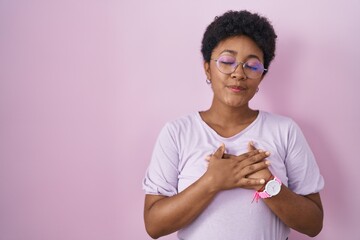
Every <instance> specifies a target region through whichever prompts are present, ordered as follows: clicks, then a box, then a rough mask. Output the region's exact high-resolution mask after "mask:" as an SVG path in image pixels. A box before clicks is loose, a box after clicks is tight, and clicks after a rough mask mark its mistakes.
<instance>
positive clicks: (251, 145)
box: [248, 141, 256, 151]
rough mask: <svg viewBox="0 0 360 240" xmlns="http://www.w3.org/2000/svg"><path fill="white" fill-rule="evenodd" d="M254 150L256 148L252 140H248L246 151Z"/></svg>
mask: <svg viewBox="0 0 360 240" xmlns="http://www.w3.org/2000/svg"><path fill="white" fill-rule="evenodd" d="M254 150H256V147H255V146H254V142H253V141H250V142H249V143H248V151H254Z"/></svg>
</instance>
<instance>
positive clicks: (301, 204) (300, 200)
mask: <svg viewBox="0 0 360 240" xmlns="http://www.w3.org/2000/svg"><path fill="white" fill-rule="evenodd" d="M263 200H264V202H265V203H266V204H267V205H268V207H269V208H270V209H271V210H272V211H273V212H274V213H275V214H276V215H277V216H278V217H279V218H280V219H281V220H282V221H283V222H284V223H285V224H286V225H287V226H288V227H290V228H292V229H295V230H296V231H299V232H301V233H303V234H306V235H308V236H311V237H314V236H316V235H317V234H319V233H320V231H321V229H322V224H323V210H322V206H321V200H320V195H319V194H311V195H308V196H301V195H298V194H296V193H294V192H292V191H291V190H290V189H288V188H287V187H286V186H284V185H282V189H281V191H280V193H279V194H278V195H276V196H274V197H271V198H267V199H263Z"/></svg>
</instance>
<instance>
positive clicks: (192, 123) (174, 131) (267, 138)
mask: <svg viewBox="0 0 360 240" xmlns="http://www.w3.org/2000/svg"><path fill="white" fill-rule="evenodd" d="M250 141H253V142H254V143H255V147H256V148H258V149H263V150H266V151H269V152H270V153H271V155H270V156H269V157H268V158H267V160H269V161H270V162H271V165H270V167H269V169H270V171H271V172H272V173H273V175H275V176H277V177H278V178H280V179H281V181H282V183H283V184H284V185H286V186H287V187H289V188H290V189H291V190H292V191H294V192H295V193H297V194H301V195H308V194H311V193H317V192H319V191H320V190H321V189H322V188H323V187H324V179H323V177H322V176H321V175H320V172H319V168H318V166H317V164H316V161H315V158H314V155H313V153H312V152H311V149H310V148H309V145H308V143H307V142H306V140H305V138H304V136H303V134H302V132H301V130H300V128H299V127H298V125H297V124H296V123H295V122H294V121H292V120H291V119H289V118H287V117H283V116H279V115H275V114H271V113H267V112H264V111H259V114H258V117H257V118H256V119H255V121H254V122H252V123H251V124H250V125H249V126H248V127H247V128H245V129H244V130H243V131H241V132H240V133H238V134H236V135H235V136H232V137H230V138H224V137H221V136H220V135H218V134H217V133H216V132H215V131H214V130H213V129H212V128H211V127H210V126H208V125H207V124H206V123H205V122H204V121H203V120H202V118H201V116H200V114H199V113H198V112H196V113H193V114H190V115H188V116H185V117H182V118H179V119H177V120H175V121H172V122H169V123H167V124H166V125H165V126H164V128H163V129H162V131H161V132H160V135H159V137H158V139H157V142H156V144H155V148H154V152H153V155H152V159H151V162H150V165H149V168H148V170H147V172H146V176H145V179H144V181H143V188H144V190H145V192H146V194H154V195H164V196H173V195H175V194H177V193H179V192H181V191H183V190H184V189H186V188H187V187H188V186H190V185H191V184H192V183H194V182H195V181H196V180H198V179H199V178H200V177H201V176H202V175H203V174H204V173H205V172H206V169H207V165H206V163H207V162H206V160H205V157H206V156H208V155H209V154H211V153H213V152H214V151H215V150H216V149H217V148H218V147H219V146H220V144H221V143H224V144H225V149H226V153H229V154H233V155H240V154H242V153H245V152H247V151H248V150H247V146H248V142H250ZM253 196H254V190H247V189H242V188H237V189H232V190H226V191H222V192H220V193H218V194H217V195H216V197H215V198H214V200H213V201H212V202H211V203H210V205H209V206H208V207H207V208H206V209H205V210H204V211H203V212H202V213H201V214H200V215H199V216H198V217H197V218H196V219H195V220H194V221H193V222H192V223H191V224H190V225H188V226H186V227H185V228H183V229H181V230H179V231H178V237H179V239H185V240H199V239H206V240H235V239H236V240H247V239H248V240H254V239H256V240H269V239H271V240H274V239H279V240H285V239H286V238H287V236H288V234H289V232H290V229H289V228H288V227H287V226H286V225H285V224H284V223H283V222H282V221H281V220H280V219H279V218H278V217H277V216H276V215H275V214H274V213H273V212H272V211H271V210H270V209H269V208H268V207H267V206H266V204H264V203H263V201H261V200H260V201H259V202H257V203H256V202H253V203H252V200H253ZM179 217H180V216H179Z"/></svg>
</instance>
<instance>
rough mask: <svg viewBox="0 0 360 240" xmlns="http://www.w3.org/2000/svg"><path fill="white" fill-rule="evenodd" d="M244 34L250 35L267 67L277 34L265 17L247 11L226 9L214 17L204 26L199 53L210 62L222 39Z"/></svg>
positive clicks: (273, 51) (273, 55) (271, 58)
mask: <svg viewBox="0 0 360 240" xmlns="http://www.w3.org/2000/svg"><path fill="white" fill-rule="evenodd" d="M241 35H246V36H248V37H250V38H251V39H252V40H253V41H254V42H255V43H256V44H257V45H258V47H259V48H260V49H261V50H262V52H263V54H264V67H265V68H268V67H269V65H270V62H271V61H272V60H273V59H274V57H275V45H276V38H277V35H276V34H275V31H274V28H273V26H272V25H271V23H270V22H269V20H268V19H267V18H265V17H262V16H260V15H258V14H256V13H251V12H249V11H246V10H243V11H228V12H226V13H224V14H223V15H221V16H217V17H215V19H214V21H213V22H212V23H211V24H210V25H209V26H208V27H207V28H206V31H205V33H204V36H203V40H202V45H201V53H202V55H203V59H204V61H205V62H210V59H211V54H212V51H213V50H214V48H215V47H216V46H217V45H218V44H219V42H221V41H222V40H224V39H226V38H229V37H233V36H241Z"/></svg>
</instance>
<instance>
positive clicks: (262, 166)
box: [242, 161, 270, 176]
mask: <svg viewBox="0 0 360 240" xmlns="http://www.w3.org/2000/svg"><path fill="white" fill-rule="evenodd" d="M269 165H270V162H269V161H262V162H259V163H255V164H251V165H248V166H246V167H244V168H243V170H242V174H244V175H245V176H247V175H250V174H252V173H255V172H258V171H260V170H263V169H265V168H268V167H269Z"/></svg>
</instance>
